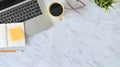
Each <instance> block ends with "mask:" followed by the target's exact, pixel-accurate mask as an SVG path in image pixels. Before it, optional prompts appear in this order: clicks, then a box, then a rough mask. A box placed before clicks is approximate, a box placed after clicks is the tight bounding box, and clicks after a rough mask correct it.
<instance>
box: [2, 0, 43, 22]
mask: <svg viewBox="0 0 120 67" xmlns="http://www.w3.org/2000/svg"><path fill="white" fill-rule="evenodd" d="M39 15H42V12H41V9H40V7H39V4H38V2H37V0H32V1H29V2H26V3H24V4H22V5H19V6H17V7H14V8H12V9H9V10H7V11H5V12H2V13H0V22H2V23H13V22H24V21H26V20H29V19H31V18H34V17H37V16H39Z"/></svg>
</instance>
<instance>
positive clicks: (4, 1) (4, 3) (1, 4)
mask: <svg viewBox="0 0 120 67" xmlns="http://www.w3.org/2000/svg"><path fill="white" fill-rule="evenodd" d="M22 1H25V0H0V10H2V9H5V8H8V7H10V6H13V5H15V4H18V3H20V2H22Z"/></svg>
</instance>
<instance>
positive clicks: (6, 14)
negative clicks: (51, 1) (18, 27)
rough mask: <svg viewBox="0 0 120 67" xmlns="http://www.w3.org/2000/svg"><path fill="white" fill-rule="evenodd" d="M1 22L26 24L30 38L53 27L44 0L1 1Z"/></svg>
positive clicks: (26, 30)
mask: <svg viewBox="0 0 120 67" xmlns="http://www.w3.org/2000/svg"><path fill="white" fill-rule="evenodd" d="M0 22H1V23H18V22H24V25H25V32H26V35H27V36H28V37H29V36H31V35H33V34H36V33H39V32H40V31H43V30H46V29H49V28H50V27H52V26H53V23H52V21H51V18H50V15H49V13H48V11H47V8H46V6H45V3H44V0H0Z"/></svg>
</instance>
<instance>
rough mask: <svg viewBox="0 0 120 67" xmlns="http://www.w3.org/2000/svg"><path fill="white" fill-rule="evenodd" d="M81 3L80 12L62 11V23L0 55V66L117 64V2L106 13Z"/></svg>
mask: <svg viewBox="0 0 120 67" xmlns="http://www.w3.org/2000/svg"><path fill="white" fill-rule="evenodd" d="M45 1H46V3H47V4H48V3H49V2H50V0H49V1H48V0H45ZM51 1H53V0H51ZM61 1H62V2H63V1H64V0H61ZM84 2H85V3H86V4H87V6H86V7H85V8H82V9H80V10H79V11H80V13H81V14H77V13H76V12H75V11H72V10H65V13H64V16H63V20H62V21H61V22H60V21H58V20H53V21H54V23H55V26H54V27H53V28H51V29H49V30H47V31H44V32H41V33H39V34H36V35H35V36H33V37H30V38H29V40H28V42H29V44H28V46H26V47H24V48H23V47H21V48H17V49H23V50H24V52H23V53H17V54H16V53H15V54H1V55H0V67H120V4H115V5H114V6H115V8H116V9H115V10H113V9H111V11H110V12H109V13H106V12H105V11H104V9H101V8H99V7H98V6H96V5H95V4H94V3H93V2H89V0H84Z"/></svg>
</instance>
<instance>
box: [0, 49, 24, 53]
mask: <svg viewBox="0 0 120 67" xmlns="http://www.w3.org/2000/svg"><path fill="white" fill-rule="evenodd" d="M21 52H23V50H0V53H21Z"/></svg>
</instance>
